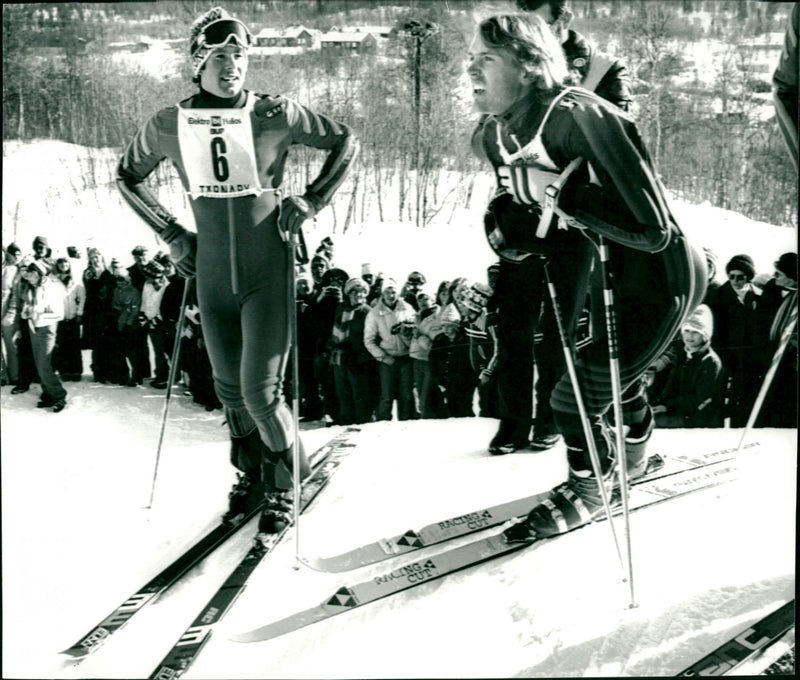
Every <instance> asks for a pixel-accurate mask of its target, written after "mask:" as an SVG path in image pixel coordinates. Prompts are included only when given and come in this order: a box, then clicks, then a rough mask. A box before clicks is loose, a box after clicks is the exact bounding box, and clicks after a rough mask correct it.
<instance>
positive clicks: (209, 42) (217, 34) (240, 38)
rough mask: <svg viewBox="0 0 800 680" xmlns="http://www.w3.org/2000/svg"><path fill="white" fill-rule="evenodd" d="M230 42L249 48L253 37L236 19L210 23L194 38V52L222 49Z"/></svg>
mask: <svg viewBox="0 0 800 680" xmlns="http://www.w3.org/2000/svg"><path fill="white" fill-rule="evenodd" d="M230 42H236V43H238V44H239V46H240V47H250V46H251V45H252V44H253V36H252V35H250V31H248V30H247V27H246V26H245V25H244V24H243V23H242V22H241V21H239V20H238V19H219V20H218V21H212V22H211V23H210V24H209V25H208V26H206V27H205V28H204V29H203V30H202V31H201V32H200V34H199V35H198V36H197V38H195V45H194V50H198V49H200V48H201V47H204V48H206V49H212V48H215V47H224V46H225V45H227V44H228V43H230ZM194 50H193V51H194Z"/></svg>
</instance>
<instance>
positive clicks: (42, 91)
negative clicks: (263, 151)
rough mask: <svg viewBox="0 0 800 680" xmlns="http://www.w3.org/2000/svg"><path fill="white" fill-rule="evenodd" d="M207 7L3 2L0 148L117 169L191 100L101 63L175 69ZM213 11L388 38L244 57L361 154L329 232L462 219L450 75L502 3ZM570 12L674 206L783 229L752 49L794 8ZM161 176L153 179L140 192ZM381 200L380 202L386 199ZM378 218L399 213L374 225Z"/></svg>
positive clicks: (456, 87) (467, 198)
mask: <svg viewBox="0 0 800 680" xmlns="http://www.w3.org/2000/svg"><path fill="white" fill-rule="evenodd" d="M212 4H214V3H209V2H194V1H187V2H158V3H145V2H129V3H30V4H4V5H3V140H4V141H8V140H22V141H25V140H33V139H56V140H62V141H66V142H70V143H74V144H78V145H82V146H86V147H109V148H111V149H113V150H114V153H113V154H109V156H108V158H109V161H108V162H109V163H110V164H113V160H112V159H113V158H114V156H115V155H116V153H117V152H118V151H120V150H121V149H122V147H123V145H124V144H126V143H127V141H129V139H130V138H131V137H132V135H133V134H134V132H135V130H136V129H137V128H138V127H139V126H140V125H141V124H142V123H143V122H144V120H145V119H146V118H147V116H148V115H150V114H151V113H153V112H155V111H156V110H158V109H159V108H161V107H163V106H165V105H168V104H172V103H174V102H176V101H178V100H179V99H182V98H184V97H186V96H188V95H189V94H190V93H191V92H192V91H193V89H194V86H193V85H192V84H191V82H190V72H189V66H188V59H185V60H183V61H182V62H177V63H180V64H182V66H180V67H176V68H175V69H174V70H173V71H174V72H173V71H171V72H169V73H168V74H166V75H164V74H163V73H160V74H159V73H154V72H152V71H151V70H145V69H143V68H141V67H137V66H132V65H131V64H132V63H134V62H123V61H120V60H117V59H114V58H113V55H114V54H115V53H118V52H119V51H120V50H128V51H130V52H137V51H138V52H143V51H147V50H148V49H152V45H153V44H154V43H155V42H156V41H167V42H168V44H169V46H170V47H171V48H174V50H175V54H177V55H180V56H182V57H183V56H188V34H189V25H190V24H191V21H192V20H193V19H194V18H195V17H196V16H197V15H198V14H199V13H201V12H202V11H205V10H206V9H208V8H209V7H210V6H211V5H212ZM223 5H224V6H225V7H226V9H228V10H229V11H230V12H231V13H233V14H235V15H236V16H238V17H239V18H241V19H242V20H244V21H245V22H246V23H247V24H248V25H249V26H250V28H251V30H252V31H253V33H254V34H255V33H257V32H258V31H260V30H261V29H263V28H265V27H271V28H285V27H288V26H291V25H297V24H301V25H303V26H305V27H306V28H312V29H318V30H323V31H327V30H331V29H333V28H337V27H342V26H348V27H350V26H387V27H390V28H391V29H392V30H391V33H390V34H389V35H388V37H386V38H385V39H382V40H381V41H380V46H379V49H378V50H377V51H376V52H374V53H370V54H342V55H331V54H328V53H324V52H320V51H318V50H317V51H307V52H304V53H297V54H270V55H267V56H259V57H258V58H251V65H250V71H249V74H248V87H249V89H252V90H255V91H258V92H265V93H280V94H285V95H287V96H291V97H294V98H296V99H298V100H299V101H300V102H302V103H304V104H307V105H309V106H311V107H312V108H315V109H318V110H319V111H321V112H325V113H327V114H330V115H331V116H332V117H334V118H337V119H340V120H342V121H344V122H346V123H348V124H349V125H351V126H352V127H353V128H354V129H355V130H356V131H357V133H358V135H359V137H360V139H361V141H362V153H361V155H360V158H359V161H358V164H357V167H356V168H355V170H354V172H353V173H352V175H351V178H350V180H349V182H350V183H349V187H350V191H349V192H347V194H346V199H339V201H340V202H339V204H338V205H339V207H337V208H336V216H335V228H338V229H339V230H341V231H345V230H346V229H347V227H348V226H349V225H350V224H352V223H354V222H359V223H364V222H369V221H386V220H401V221H402V220H410V221H413V222H416V224H417V225H420V226H424V225H425V224H427V223H429V222H430V221H431V220H432V219H433V218H434V217H435V216H436V215H437V214H438V213H439V212H440V211H442V210H443V208H444V206H445V205H447V206H452V205H464V206H467V205H469V203H470V202H471V199H472V195H473V189H474V186H475V184H474V182H475V177H476V174H477V173H485V171H486V168H483V167H481V166H480V165H479V164H478V161H477V160H476V159H475V158H474V157H473V155H472V153H471V150H470V146H469V139H470V134H471V131H472V129H473V126H474V123H475V120H476V118H477V116H476V114H475V113H474V112H473V111H472V108H471V99H470V96H469V92H468V89H467V87H466V86H467V81H466V78H465V74H464V68H465V56H466V51H467V46H468V41H469V39H470V37H471V34H472V31H473V29H474V26H475V21H476V19H478V18H480V17H482V16H484V15H487V14H489V13H491V12H495V11H510V10H512V9H513V4H512V3H511V2H506V1H500V2H476V1H475V0H427V1H424V0H406V1H405V2H401V1H399V0H395V1H394V2H389V1H384V0H368V1H367V0H364V1H360V0H270V1H261V2H235V1H230V0H229V1H226V2H224V3H223ZM571 6H572V8H573V11H574V13H575V20H574V22H573V28H574V29H575V30H577V31H579V32H581V33H583V34H584V35H586V36H587V37H588V38H589V39H590V40H591V41H592V42H593V43H594V44H595V45H596V46H597V47H598V48H599V49H601V50H604V51H608V52H610V53H612V54H614V55H615V56H617V57H619V58H622V59H624V60H625V62H626V63H627V65H628V67H629V70H630V73H631V76H632V81H633V88H634V93H635V99H636V104H635V110H634V115H635V117H636V118H637V120H638V122H639V125H640V128H641V130H642V132H643V134H644V136H645V139H646V141H647V143H648V146H649V148H650V150H651V152H652V154H653V156H654V158H655V160H656V162H657V166H658V168H659V171H660V173H661V175H662V177H663V181H664V183H665V185H666V186H667V188H668V189H670V190H671V191H672V192H673V194H674V195H676V196H677V197H679V198H681V199H682V200H685V201H689V202H693V203H702V202H708V203H710V204H712V205H714V206H717V207H720V208H725V209H729V210H733V211H736V212H740V213H742V214H745V215H747V216H748V217H750V218H752V219H755V220H759V221H764V222H770V223H772V224H776V225H786V226H796V225H797V212H796V200H797V177H796V173H795V172H794V171H793V168H792V167H791V165H790V163H789V161H788V158H787V155H786V153H785V150H784V148H783V145H782V144H783V143H782V140H781V139H780V138H779V135H778V134H777V131H776V127H775V121H774V116H773V114H772V106H771V94H770V81H771V75H772V73H771V70H770V67H769V65H766V66H765V64H764V59H763V57H764V53H765V49H766V48H767V47H768V46H769V45H774V44H775V43H776V42H780V39H781V36H782V34H783V31H784V30H785V27H786V22H787V17H788V14H789V10H790V9H791V4H790V3H774V2H757V1H754V0H753V1H751V0H736V1H734V0H729V1H713V0H618V1H616V2H607V1H601V0H572V2H571ZM413 26H416V27H417V30H412V28H413ZM420 26H422V27H423V30H422V31H420V30H418V29H419V27H420ZM775 61H776V63H777V54H776V59H775ZM773 68H774V65H773ZM294 153H295V154H296V156H295V159H294V161H295V163H297V164H299V167H300V168H302V172H297V173H294V175H293V176H292V177H291V178H289V184H290V186H289V189H290V190H300V191H302V188H303V187H304V186H305V184H306V183H307V181H308V177H309V176H310V175H311V174H313V173H315V172H316V171H317V169H318V164H319V161H320V159H319V157H318V156H317V155H316V154H315V152H313V151H311V150H307V149H305V148H299V149H298V150H297V151H296V152H294ZM93 157H94V156H93ZM295 167H297V166H295ZM96 170H97V169H96V168H94V167H93V165H92V163H87V164H86V165H85V167H84V176H83V177H81V178H80V181H81V182H82V183H83V184H84V187H85V188H91V187H92V186H93V184H94V183H96V182H102V181H106V180H103V179H102V178H103V177H107V175H108V168H103V171H102V172H97V171H96ZM170 175H171V173H170V171H169V169H168V168H165V169H162V170H161V172H160V176H159V177H156V178H154V181H165V180H169V179H170ZM389 192H393V193H392V200H382V199H383V198H384V197H388V196H389ZM342 200H344V201H345V202H344V203H342V202H341V201H342ZM386 206H392V208H391V212H393V213H399V214H387V212H388V211H389V208H388V207H386ZM448 209H450V208H448Z"/></svg>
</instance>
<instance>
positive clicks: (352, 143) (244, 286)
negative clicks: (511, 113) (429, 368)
mask: <svg viewBox="0 0 800 680" xmlns="http://www.w3.org/2000/svg"><path fill="white" fill-rule="evenodd" d="M252 44H253V38H252V35H251V33H250V31H249V29H248V28H247V26H245V24H244V23H243V22H242V21H240V20H239V19H237V18H235V17H234V16H232V15H231V14H229V13H228V12H227V11H226V10H225V9H223V8H221V7H214V8H212V9H211V10H209V11H207V12H204V13H203V14H202V15H201V16H199V17H198V18H197V19H196V20H195V21H194V23H193V24H192V26H191V29H190V35H189V46H190V57H191V66H192V72H193V75H194V78H193V82H195V83H196V84H197V85H198V86H199V89H198V91H197V92H196V93H195V94H193V95H192V96H190V97H188V98H186V99H184V100H183V101H181V102H180V103H178V104H176V105H173V106H169V107H167V108H164V109H162V110H160V111H159V112H157V113H156V114H155V115H153V116H152V117H151V118H150V119H149V120H148V121H147V122H146V123H145V125H144V126H143V127H142V129H141V130H140V131H139V132H138V133H137V134H136V136H135V137H134V138H133V141H132V142H131V143H130V145H129V146H128V148H127V149H126V151H125V153H124V154H123V157H122V159H121V161H120V163H119V166H118V171H117V175H118V181H117V184H118V186H119V188H120V190H121V191H122V195H123V197H124V198H125V200H126V201H127V202H128V203H129V204H130V205H131V207H132V208H133V209H134V211H136V213H137V214H139V215H140V216H141V217H143V218H144V219H145V221H146V222H147V223H148V225H149V226H150V227H151V228H152V229H153V230H154V231H155V232H156V234H157V235H158V236H159V238H161V239H162V240H163V241H164V242H165V243H167V244H168V245H169V247H170V254H171V255H172V257H173V260H174V262H175V265H176V267H177V268H178V271H179V272H180V273H181V274H182V275H184V276H186V277H192V276H195V274H196V286H197V297H198V303H199V307H200V312H201V319H202V324H203V337H204V339H205V343H206V347H207V349H208V355H209V359H210V361H211V365H212V366H213V369H214V384H215V389H216V392H217V395H218V396H219V399H220V401H221V402H222V403H223V404H224V407H225V418H226V421H227V424H228V427H229V430H230V436H231V462H232V463H233V465H234V466H235V467H236V468H237V470H238V471H239V473H240V477H239V481H238V482H237V484H236V486H235V487H234V490H233V492H232V494H231V497H230V504H229V509H228V512H227V513H226V520H229V521H235V520H237V518H241V516H242V515H243V514H244V513H247V512H249V511H250V510H252V509H254V508H256V507H258V506H259V505H260V504H261V503H262V501H263V500H264V498H265V497H266V498H267V500H269V501H271V502H272V501H275V506H276V507H275V508H274V509H276V511H277V510H279V509H280V506H281V502H280V501H279V496H280V494H281V493H282V492H284V491H287V490H289V489H290V488H291V487H292V482H291V475H292V472H291V470H292V467H293V460H294V457H295V456H294V453H293V447H294V446H295V445H296V446H297V447H298V457H299V459H300V461H301V469H300V470H296V471H295V473H296V474H297V475H298V476H303V477H304V476H306V475H307V474H308V473H309V472H310V469H309V466H308V461H307V459H306V457H305V452H304V451H303V452H301V451H300V449H301V448H302V442H295V441H294V428H293V427H292V417H291V410H290V409H289V408H288V407H287V405H286V402H285V399H284V397H283V390H282V382H283V376H284V368H285V365H286V361H287V356H288V352H289V343H290V337H289V336H290V333H289V328H290V326H289V318H290V317H289V315H290V314H294V311H295V310H293V309H289V308H288V306H287V305H288V300H289V295H288V293H287V290H288V289H287V287H288V286H290V285H294V280H293V272H291V271H289V267H290V264H289V261H290V259H289V257H288V255H287V248H289V247H290V243H291V241H290V239H289V234H298V233H300V229H301V226H302V224H303V222H304V221H305V220H307V219H311V218H313V217H314V216H315V215H316V214H317V213H318V212H319V211H320V210H322V209H323V208H324V207H325V206H326V205H328V204H329V203H330V201H331V199H332V197H333V194H334V193H335V191H336V190H337V189H338V187H339V186H340V185H341V183H342V182H343V181H344V179H345V176H346V175H347V173H348V171H349V169H350V167H351V164H352V162H353V160H354V159H355V156H356V154H357V151H358V142H357V140H356V138H355V136H354V135H353V133H352V131H351V130H350V128H349V127H348V126H346V125H344V124H343V123H341V122H339V121H335V120H333V119H332V118H330V117H328V116H325V115H323V114H320V113H317V112H315V111H312V110H310V109H308V108H306V107H305V106H303V105H301V104H300V103H298V102H297V101H294V100H292V99H290V98H288V97H283V96H280V95H274V96H273V95H262V94H257V93H255V92H251V91H249V90H247V89H245V82H244V81H245V77H246V75H247V67H248V54H249V49H250V47H251V45H252ZM293 145H302V146H307V147H311V148H313V149H319V150H320V151H322V152H323V153H324V155H325V160H324V163H323V164H322V166H321V169H320V171H319V173H318V174H317V176H316V177H313V178H311V181H310V183H309V184H308V185H307V187H306V190H305V192H304V193H303V194H302V195H296V196H286V197H284V198H282V199H281V194H280V192H279V189H280V187H281V182H282V179H283V176H284V171H285V164H286V160H287V156H288V154H287V151H288V150H289V147H291V146H293ZM165 158H169V159H170V160H171V161H172V163H173V164H174V165H175V166H176V167H177V169H178V174H179V175H180V178H181V182H182V184H183V186H184V189H185V190H186V192H187V193H188V195H189V203H190V206H191V209H192V212H193V214H194V220H195V225H196V229H197V231H196V233H195V232H194V231H190V230H189V229H186V228H185V227H184V226H183V225H181V224H180V222H179V221H178V220H177V218H176V217H175V216H174V215H172V214H170V212H169V211H168V210H167V209H166V208H165V207H164V206H163V205H161V204H160V203H159V202H158V200H157V198H156V196H155V195H154V194H153V193H152V192H151V191H150V190H149V189H148V188H147V185H146V179H147V177H148V176H149V175H150V174H151V173H152V172H153V171H154V170H155V169H156V167H157V166H158V165H159V164H160V163H161V162H162V160H164V159H165ZM265 495H266V496H265ZM278 514H280V512H278ZM276 517H277V515H276V514H275V512H273V509H268V511H267V512H266V513H265V514H264V515H262V520H263V522H262V529H263V530H265V531H274V530H275V529H276V525H275V524H274V521H275V519H276Z"/></svg>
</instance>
